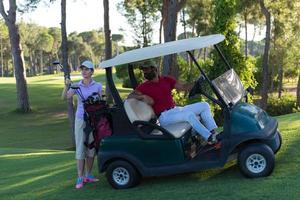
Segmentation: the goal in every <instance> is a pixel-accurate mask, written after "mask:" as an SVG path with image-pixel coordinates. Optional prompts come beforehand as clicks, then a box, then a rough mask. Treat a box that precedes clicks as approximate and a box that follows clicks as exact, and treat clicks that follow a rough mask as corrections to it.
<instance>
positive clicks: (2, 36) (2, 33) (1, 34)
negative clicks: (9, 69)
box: [0, 20, 8, 77]
mask: <svg viewBox="0 0 300 200" xmlns="http://www.w3.org/2000/svg"><path fill="white" fill-rule="evenodd" d="M7 39H8V30H7V27H6V26H5V24H4V23H3V22H2V20H1V21H0V51H1V53H0V58H1V62H0V63H1V76H2V77H4V72H5V71H4V48H5V43H6V40H7Z"/></svg>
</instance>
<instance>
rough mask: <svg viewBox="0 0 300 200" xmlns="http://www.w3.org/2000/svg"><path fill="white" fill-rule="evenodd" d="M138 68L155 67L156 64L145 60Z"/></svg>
mask: <svg viewBox="0 0 300 200" xmlns="http://www.w3.org/2000/svg"><path fill="white" fill-rule="evenodd" d="M140 67H142V68H143V67H157V64H156V62H154V61H153V60H145V61H143V62H141V63H140Z"/></svg>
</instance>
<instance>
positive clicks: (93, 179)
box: [83, 175, 99, 183]
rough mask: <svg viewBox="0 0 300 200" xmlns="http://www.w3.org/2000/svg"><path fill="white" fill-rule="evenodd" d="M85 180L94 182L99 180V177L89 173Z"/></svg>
mask: <svg viewBox="0 0 300 200" xmlns="http://www.w3.org/2000/svg"><path fill="white" fill-rule="evenodd" d="M83 181H84V182H85V183H88V182H90V183H92V182H98V181H99V179H97V178H95V177H94V176H92V175H88V176H87V177H84V178H83Z"/></svg>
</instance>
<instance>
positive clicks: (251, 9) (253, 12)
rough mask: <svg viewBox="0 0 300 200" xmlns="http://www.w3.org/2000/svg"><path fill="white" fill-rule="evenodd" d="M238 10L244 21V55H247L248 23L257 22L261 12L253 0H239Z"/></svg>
mask: <svg viewBox="0 0 300 200" xmlns="http://www.w3.org/2000/svg"><path fill="white" fill-rule="evenodd" d="M237 6H238V12H239V13H240V15H241V18H242V20H243V21H244V28H245V57H246V58H247V57H248V23H249V22H250V23H252V24H254V26H255V25H256V24H259V22H260V19H261V16H260V15H261V12H259V5H258V4H257V2H255V1H248V0H239V1H238V5H237Z"/></svg>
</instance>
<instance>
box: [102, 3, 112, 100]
mask: <svg viewBox="0 0 300 200" xmlns="http://www.w3.org/2000/svg"><path fill="white" fill-rule="evenodd" d="M103 7H104V37H105V60H108V59H110V58H111V57H112V48H111V35H110V28H109V2H108V0H103ZM105 94H106V100H107V102H109V103H112V101H113V99H112V95H111V92H110V89H109V87H108V82H107V80H106V87H105Z"/></svg>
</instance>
